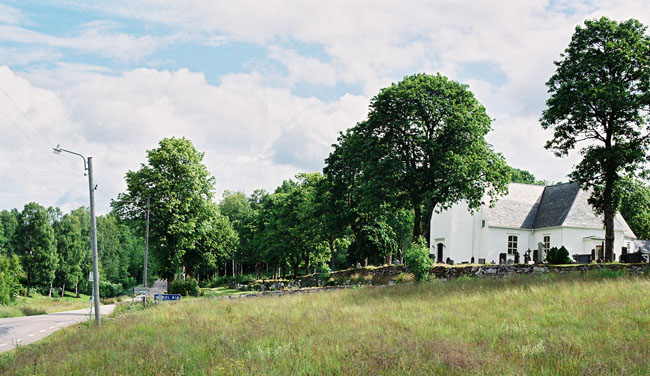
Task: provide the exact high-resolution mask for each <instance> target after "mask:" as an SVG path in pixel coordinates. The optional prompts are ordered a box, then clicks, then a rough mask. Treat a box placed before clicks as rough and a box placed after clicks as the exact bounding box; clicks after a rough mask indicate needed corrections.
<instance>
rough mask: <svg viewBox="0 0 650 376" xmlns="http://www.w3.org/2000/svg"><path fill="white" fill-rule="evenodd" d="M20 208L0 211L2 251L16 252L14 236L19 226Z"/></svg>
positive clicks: (0, 248) (0, 251)
mask: <svg viewBox="0 0 650 376" xmlns="http://www.w3.org/2000/svg"><path fill="white" fill-rule="evenodd" d="M18 215H19V213H18V210H16V209H12V210H11V211H9V210H3V211H0V227H2V230H0V231H1V232H2V235H1V236H0V253H2V254H6V255H11V254H13V253H14V246H13V240H12V239H13V237H14V233H15V232H16V227H18Z"/></svg>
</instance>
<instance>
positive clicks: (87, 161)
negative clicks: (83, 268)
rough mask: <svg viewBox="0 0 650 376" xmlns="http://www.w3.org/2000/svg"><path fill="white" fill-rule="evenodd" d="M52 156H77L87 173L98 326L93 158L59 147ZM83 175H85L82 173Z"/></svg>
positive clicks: (94, 298) (97, 307)
mask: <svg viewBox="0 0 650 376" xmlns="http://www.w3.org/2000/svg"><path fill="white" fill-rule="evenodd" d="M53 150H54V154H57V155H58V154H60V153H61V152H65V153H70V154H74V155H78V156H80V157H81V159H83V160H84V170H85V171H88V188H89V191H90V237H91V241H92V247H93V300H94V301H95V321H96V322H97V325H99V269H98V268H97V222H96V220H95V185H94V184H93V157H88V158H86V157H84V156H83V155H81V154H79V153H75V152H74V151H70V150H65V149H62V148H61V145H56V147H55V148H53ZM84 175H86V173H85V172H84Z"/></svg>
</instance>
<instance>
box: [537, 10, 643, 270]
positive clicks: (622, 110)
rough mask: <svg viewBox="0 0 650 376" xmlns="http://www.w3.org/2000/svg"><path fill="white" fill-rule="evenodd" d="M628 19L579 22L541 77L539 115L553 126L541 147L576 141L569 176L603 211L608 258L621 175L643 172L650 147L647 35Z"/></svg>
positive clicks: (560, 148) (562, 147) (564, 149)
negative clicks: (544, 92)
mask: <svg viewBox="0 0 650 376" xmlns="http://www.w3.org/2000/svg"><path fill="white" fill-rule="evenodd" d="M645 32H646V27H645V26H644V25H642V24H641V23H640V22H639V21H637V20H634V19H630V20H627V21H624V22H617V21H614V20H610V19H608V18H606V17H602V18H600V19H597V20H587V21H585V23H584V26H577V27H576V29H575V33H574V34H573V36H572V38H571V42H570V43H569V46H568V47H567V48H566V49H565V50H564V53H563V54H562V55H561V59H560V60H559V61H557V62H555V65H556V66H557V68H556V71H555V73H554V74H553V76H551V78H550V79H549V81H548V82H547V84H546V85H547V86H548V92H549V93H550V98H549V99H548V100H547V102H546V105H547V108H546V109H545V110H544V112H543V113H542V117H541V119H540V121H541V124H542V127H544V128H545V129H552V130H553V137H552V138H551V139H550V140H549V141H548V142H547V143H546V148H547V149H550V150H553V151H554V152H555V154H556V155H557V156H559V157H563V156H566V155H567V154H568V153H569V152H570V151H571V150H573V149H575V148H576V147H577V145H578V144H582V147H581V148H580V154H581V155H582V156H583V158H582V160H581V161H580V162H579V163H578V164H577V165H576V166H575V167H574V170H573V172H572V173H571V175H570V176H571V178H572V179H574V180H575V181H578V182H580V183H581V184H582V186H583V187H584V188H591V190H592V194H591V196H590V203H591V204H592V205H593V206H594V207H595V208H596V209H597V210H598V211H599V212H602V213H603V214H604V225H605V257H606V259H609V260H611V259H612V254H613V253H612V252H613V246H614V215H615V213H616V210H617V209H618V203H619V199H620V194H621V190H620V181H621V176H623V175H630V176H635V175H637V174H641V175H645V174H646V173H647V168H646V165H645V163H646V162H647V161H648V156H647V150H648V147H649V146H650V139H649V137H650V133H649V132H648V125H649V121H650V37H649V36H648V35H646V34H645Z"/></svg>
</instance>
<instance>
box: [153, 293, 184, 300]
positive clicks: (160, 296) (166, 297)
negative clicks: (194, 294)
mask: <svg viewBox="0 0 650 376" xmlns="http://www.w3.org/2000/svg"><path fill="white" fill-rule="evenodd" d="M153 300H181V296H180V294H155V295H154V296H153Z"/></svg>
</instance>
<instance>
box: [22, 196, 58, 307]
mask: <svg viewBox="0 0 650 376" xmlns="http://www.w3.org/2000/svg"><path fill="white" fill-rule="evenodd" d="M14 248H15V250H16V253H17V254H18V256H20V258H21V262H22V266H23V270H24V271H25V279H26V283H25V285H26V286H27V295H29V288H30V287H33V286H47V285H50V284H51V283H52V281H53V280H54V273H55V272H56V270H57V266H58V263H59V260H58V256H57V252H56V239H55V238H54V230H53V229H52V225H50V218H49V216H48V212H47V210H46V209H45V208H44V207H42V206H41V205H39V204H37V203H34V202H30V203H29V204H27V205H25V208H24V209H23V211H22V212H21V213H20V215H19V217H18V226H17V228H16V234H15V236H14Z"/></svg>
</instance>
